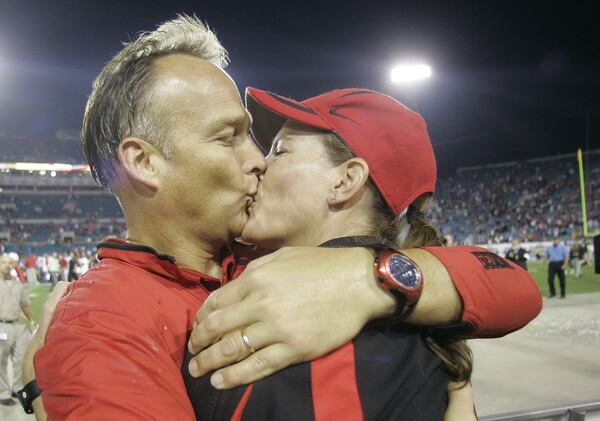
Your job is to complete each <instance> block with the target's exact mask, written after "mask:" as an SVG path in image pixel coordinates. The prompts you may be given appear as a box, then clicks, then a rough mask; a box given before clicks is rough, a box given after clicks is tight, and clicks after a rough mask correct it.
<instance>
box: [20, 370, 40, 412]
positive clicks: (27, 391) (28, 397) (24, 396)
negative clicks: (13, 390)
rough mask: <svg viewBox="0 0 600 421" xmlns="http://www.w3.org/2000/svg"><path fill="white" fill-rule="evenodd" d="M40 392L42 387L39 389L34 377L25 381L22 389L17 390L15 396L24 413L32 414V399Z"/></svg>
mask: <svg viewBox="0 0 600 421" xmlns="http://www.w3.org/2000/svg"><path fill="white" fill-rule="evenodd" d="M41 394H42V389H40V387H39V386H38V384H37V381H36V380H35V379H33V380H32V381H30V382H29V383H27V384H26V385H25V387H23V389H21V390H19V391H17V398H18V399H19V402H20V403H21V406H22V407H23V410H24V411H25V413H27V414H33V401H34V400H35V399H36V398H37V397H39V396H40V395H41Z"/></svg>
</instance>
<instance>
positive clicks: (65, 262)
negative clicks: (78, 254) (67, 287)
mask: <svg viewBox="0 0 600 421" xmlns="http://www.w3.org/2000/svg"><path fill="white" fill-rule="evenodd" d="M58 264H59V266H60V280H61V281H65V282H66V281H68V280H69V257H68V256H67V255H66V254H61V255H60V259H59V261H58Z"/></svg>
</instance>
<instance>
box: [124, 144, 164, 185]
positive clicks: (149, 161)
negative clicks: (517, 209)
mask: <svg viewBox="0 0 600 421" xmlns="http://www.w3.org/2000/svg"><path fill="white" fill-rule="evenodd" d="M117 153H118V155H119V161H120V162H121V166H122V167H123V170H124V172H125V173H126V174H127V176H128V177H129V178H130V179H132V181H134V182H136V183H138V184H141V185H142V186H144V187H146V188H147V189H149V190H152V191H156V190H158V188H159V185H160V170H161V169H162V168H163V167H162V165H161V164H162V161H163V160H164V159H165V157H164V156H163V154H162V153H161V152H160V151H159V150H158V149H157V148H156V147H154V146H153V145H151V144H150V143H148V142H146V141H145V140H143V139H140V138H138V137H127V138H125V139H123V140H122V141H121V143H120V144H119V149H118V151H117Z"/></svg>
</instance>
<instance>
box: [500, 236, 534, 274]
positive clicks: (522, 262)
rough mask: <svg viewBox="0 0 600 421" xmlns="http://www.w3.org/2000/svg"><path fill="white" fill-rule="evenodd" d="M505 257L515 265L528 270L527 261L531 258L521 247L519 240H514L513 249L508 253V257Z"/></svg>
mask: <svg viewBox="0 0 600 421" xmlns="http://www.w3.org/2000/svg"><path fill="white" fill-rule="evenodd" d="M504 257H506V260H510V261H511V262H513V263H514V264H517V265H519V266H521V267H522V268H523V269H525V270H527V259H528V258H529V255H528V254H527V250H525V249H524V248H523V247H521V245H520V244H519V241H518V240H513V242H512V245H511V248H510V249H509V250H508V252H506V256H504Z"/></svg>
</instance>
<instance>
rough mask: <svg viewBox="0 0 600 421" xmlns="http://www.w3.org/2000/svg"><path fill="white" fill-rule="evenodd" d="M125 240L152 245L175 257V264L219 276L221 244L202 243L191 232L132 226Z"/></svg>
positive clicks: (158, 250) (159, 250) (161, 251)
mask: <svg viewBox="0 0 600 421" xmlns="http://www.w3.org/2000/svg"><path fill="white" fill-rule="evenodd" d="M126 240H127V241H128V242H130V243H133V244H142V245H145V246H149V247H152V248H153V249H155V250H156V251H157V252H159V253H163V254H168V255H170V256H173V257H175V260H176V262H177V265H178V266H180V267H184V268H189V269H194V270H197V271H199V272H202V273H204V274H206V275H210V276H213V277H215V278H220V277H221V262H220V260H219V259H220V252H221V250H222V247H223V246H224V245H225V244H222V245H213V244H208V243H202V242H201V241H199V240H198V239H197V238H194V236H193V233H192V232H191V231H188V232H186V233H181V232H178V231H177V230H175V229H170V230H168V231H167V232H166V233H165V232H164V230H162V229H161V228H160V227H155V226H154V227H152V230H151V231H144V230H139V229H137V227H136V226H135V224H134V226H133V227H130V228H129V230H128V235H127V238H126Z"/></svg>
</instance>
